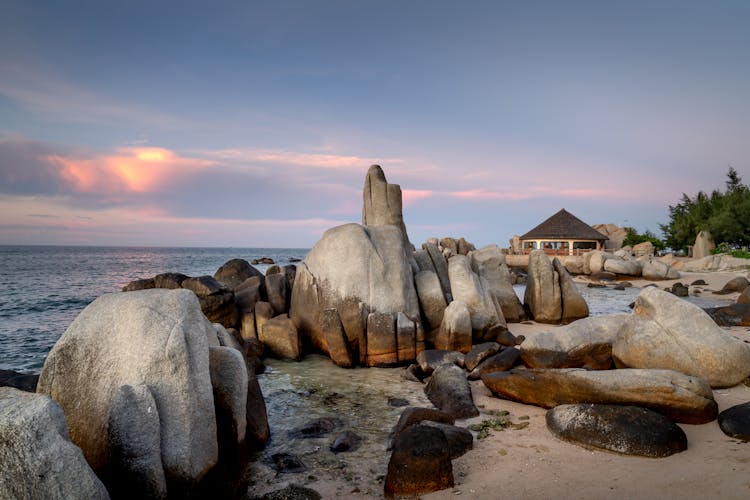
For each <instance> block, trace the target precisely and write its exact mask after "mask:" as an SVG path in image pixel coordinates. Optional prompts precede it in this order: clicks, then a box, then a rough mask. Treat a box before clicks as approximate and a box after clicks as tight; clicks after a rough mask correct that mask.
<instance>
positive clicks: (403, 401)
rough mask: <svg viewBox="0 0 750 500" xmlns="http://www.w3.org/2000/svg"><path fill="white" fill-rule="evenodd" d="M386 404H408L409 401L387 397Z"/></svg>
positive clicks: (396, 406) (399, 405)
mask: <svg viewBox="0 0 750 500" xmlns="http://www.w3.org/2000/svg"><path fill="white" fill-rule="evenodd" d="M388 406H392V407H394V408H400V407H402V406H409V401H407V400H406V399H404V398H388Z"/></svg>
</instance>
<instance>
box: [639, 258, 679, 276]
mask: <svg viewBox="0 0 750 500" xmlns="http://www.w3.org/2000/svg"><path fill="white" fill-rule="evenodd" d="M640 262H641V276H643V279H645V280H650V281H659V280H676V279H679V278H680V273H679V272H678V271H677V270H676V269H674V268H673V267H672V266H670V265H669V264H666V263H664V262H662V261H660V260H657V259H653V258H648V259H643V260H641V261H640Z"/></svg>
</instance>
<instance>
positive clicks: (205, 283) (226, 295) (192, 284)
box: [182, 276, 239, 328]
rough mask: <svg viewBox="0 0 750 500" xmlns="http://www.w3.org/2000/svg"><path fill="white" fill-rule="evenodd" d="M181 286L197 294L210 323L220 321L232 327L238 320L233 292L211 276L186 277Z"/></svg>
mask: <svg viewBox="0 0 750 500" xmlns="http://www.w3.org/2000/svg"><path fill="white" fill-rule="evenodd" d="M182 288H186V289H188V290H191V291H192V292H193V293H195V295H197V296H198V301H199V302H200V305H201V311H203V314H205V315H206V317H207V318H208V320H209V321H211V322H212V323H220V324H222V325H224V326H225V327H227V328H234V327H235V326H236V325H237V322H238V321H239V311H238V310H237V304H236V303H235V301H234V293H233V292H232V291H231V290H229V289H228V288H227V287H226V286H224V285H222V284H221V283H219V282H218V281H216V280H215V279H214V278H212V277H211V276H199V277H197V278H188V279H186V280H185V281H183V282H182Z"/></svg>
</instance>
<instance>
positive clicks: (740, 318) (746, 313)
mask: <svg viewBox="0 0 750 500" xmlns="http://www.w3.org/2000/svg"><path fill="white" fill-rule="evenodd" d="M704 311H706V313H708V315H709V316H711V319H713V320H714V321H715V322H716V324H717V325H719V326H750V304H738V303H735V304H729V305H728V306H723V307H709V308H706V309H704Z"/></svg>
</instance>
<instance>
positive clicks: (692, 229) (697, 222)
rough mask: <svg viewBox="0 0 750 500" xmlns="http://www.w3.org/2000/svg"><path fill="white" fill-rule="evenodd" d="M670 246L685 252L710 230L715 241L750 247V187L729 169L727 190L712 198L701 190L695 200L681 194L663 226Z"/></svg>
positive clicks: (662, 228) (732, 245) (715, 191)
mask: <svg viewBox="0 0 750 500" xmlns="http://www.w3.org/2000/svg"><path fill="white" fill-rule="evenodd" d="M660 228H661V230H662V232H663V233H664V235H665V242H666V244H667V246H669V247H672V248H674V249H675V250H679V249H685V248H686V247H687V246H688V245H692V244H693V243H694V242H695V237H696V236H697V235H698V233H699V232H700V231H709V232H710V233H711V235H712V236H713V238H714V241H717V242H724V243H727V244H728V245H730V246H731V247H738V246H747V245H748V244H750V188H748V187H747V186H746V185H744V184H742V179H740V176H739V174H737V171H736V170H735V169H734V168H732V167H729V171H728V172H727V181H726V190H725V191H724V192H722V191H719V190H714V191H713V192H712V193H711V194H710V195H708V194H706V193H704V192H703V191H699V192H698V194H697V195H695V196H694V197H693V198H691V197H690V196H688V195H686V194H685V193H683V194H682V198H681V200H680V202H679V203H678V204H676V205H670V206H669V223H668V224H662V225H661V226H660Z"/></svg>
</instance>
